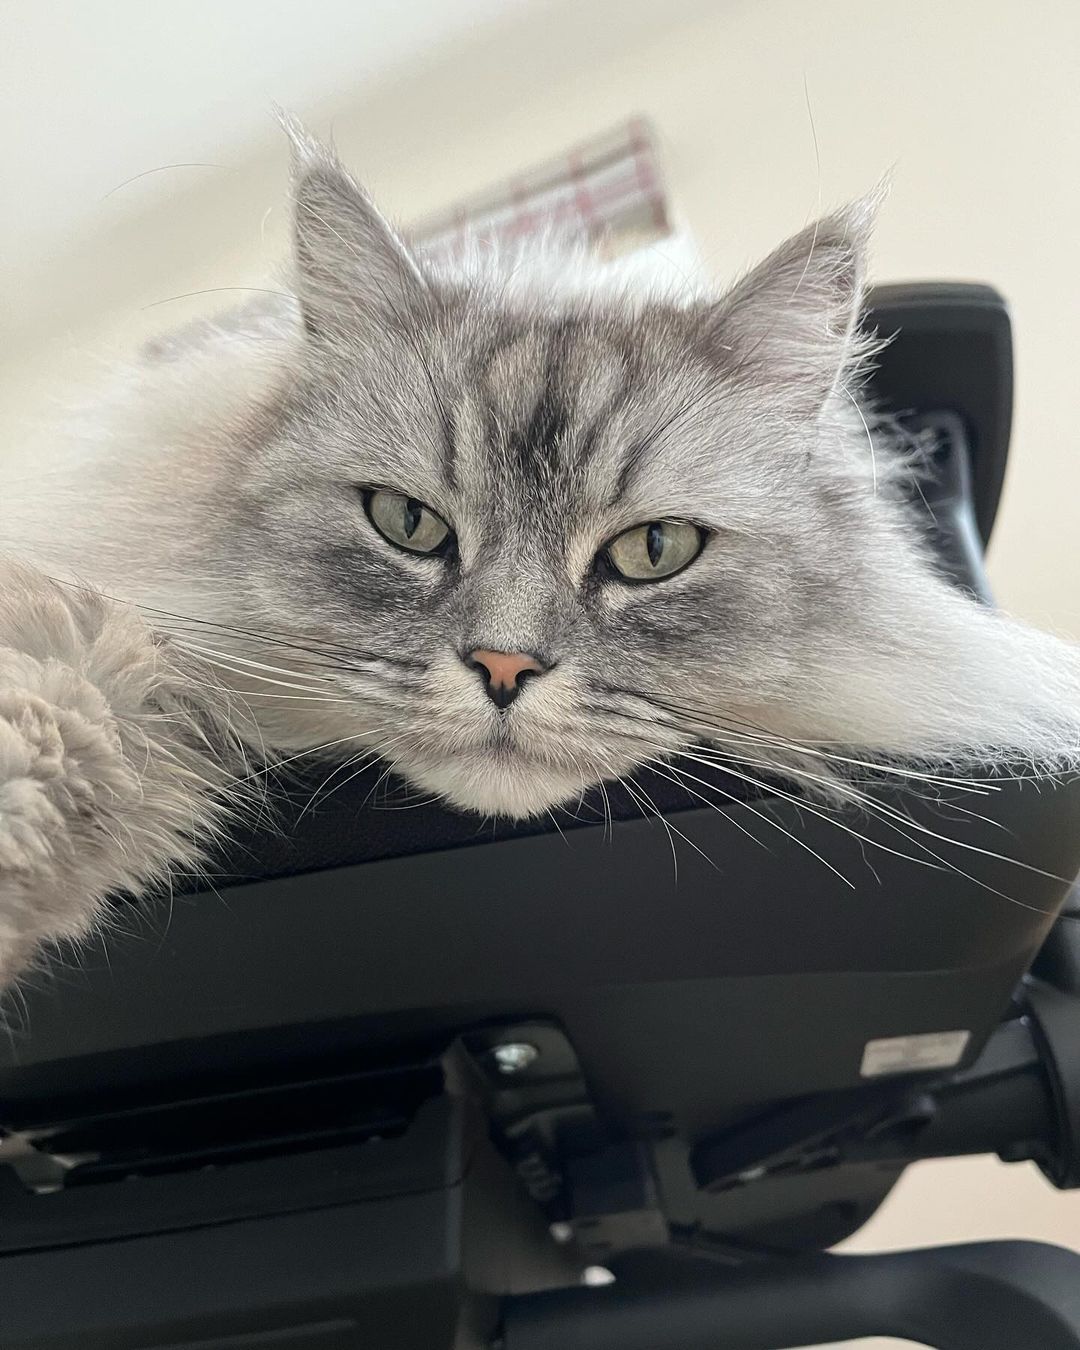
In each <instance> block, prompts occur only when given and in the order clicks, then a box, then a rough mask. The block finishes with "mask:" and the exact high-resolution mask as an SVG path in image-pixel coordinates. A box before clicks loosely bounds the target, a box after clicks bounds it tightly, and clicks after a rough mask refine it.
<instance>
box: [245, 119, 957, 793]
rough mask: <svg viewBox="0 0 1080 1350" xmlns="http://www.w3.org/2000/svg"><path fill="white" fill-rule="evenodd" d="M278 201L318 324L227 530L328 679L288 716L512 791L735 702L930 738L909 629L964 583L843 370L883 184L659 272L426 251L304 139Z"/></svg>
mask: <svg viewBox="0 0 1080 1350" xmlns="http://www.w3.org/2000/svg"><path fill="white" fill-rule="evenodd" d="M294 195H295V234H296V269H297V294H298V299H299V304H300V311H301V315H302V323H303V336H302V340H301V341H300V343H299V346H298V348H297V349H296V352H297V355H296V357H295V364H294V367H293V369H291V370H290V372H289V379H288V387H287V393H286V394H285V396H284V398H283V400H282V402H281V405H280V408H279V410H278V412H277V415H276V419H275V421H274V423H273V426H272V428H271V429H270V430H269V431H268V432H267V431H266V430H265V429H263V431H262V432H261V433H260V436H259V437H258V439H257V443H256V445H255V446H254V449H253V450H252V453H251V455H250V458H249V461H248V463H247V466H246V469H245V472H244V476H243V481H242V483H241V484H240V500H241V508H240V509H239V510H238V511H237V513H236V515H235V518H234V521H233V523H232V525H231V526H230V531H231V547H232V548H233V549H234V550H235V552H234V557H235V558H236V568H237V571H238V572H239V573H240V574H241V575H242V576H243V577H244V579H245V583H244V587H243V590H244V596H245V600H244V604H245V606H246V607H247V608H246V611H245V618H246V620H247V622H248V623H251V622H253V621H254V622H256V623H257V625H262V626H265V628H266V629H267V631H277V632H288V633H293V634H296V633H301V634H306V635H308V636H309V640H310V641H311V643H312V651H313V653H316V654H315V655H313V656H312V658H311V661H310V663H309V664H310V668H311V670H312V671H313V672H314V674H313V678H316V679H318V680H319V681H321V683H320V684H318V686H317V688H318V690H319V691H321V693H322V694H326V691H327V689H329V690H330V691H331V693H330V694H329V695H327V696H328V697H330V698H332V699H333V700H335V701H333V702H330V703H323V702H322V701H321V699H317V698H315V697H314V695H313V696H312V697H311V698H310V699H308V700H305V699H303V698H299V699H296V700H295V701H293V702H289V695H288V693H285V694H284V697H283V703H282V706H281V707H280V708H279V709H278V710H277V717H276V719H271V718H270V717H269V714H267V717H268V720H273V721H274V722H275V726H276V729H277V731H278V732H283V733H284V732H287V734H282V735H281V736H280V737H279V739H281V740H283V741H286V742H289V741H291V742H292V743H293V744H302V743H304V742H305V741H306V742H308V743H311V742H314V741H319V742H321V741H323V740H325V741H326V742H331V741H336V740H337V738H339V737H341V738H344V737H347V736H350V735H352V734H354V733H356V732H361V733H362V743H364V744H368V745H370V746H373V747H376V748H378V749H379V750H380V751H381V752H382V753H383V754H385V756H386V757H387V758H388V759H389V760H390V761H391V762H392V763H393V764H394V765H395V767H396V768H397V769H398V770H399V771H400V772H401V773H403V774H404V775H405V777H406V778H407V779H409V780H410V781H411V782H412V783H413V784H415V785H417V786H419V787H420V788H422V789H425V790H428V791H431V792H434V793H437V794H440V795H441V796H443V797H444V798H445V799H446V800H448V801H449V802H451V803H453V804H455V805H457V806H459V807H465V808H470V809H474V810H477V811H480V812H484V813H493V814H508V815H514V816H518V815H528V814H533V813H536V812H542V811H544V810H546V809H549V808H551V807H553V806H555V805H556V804H558V803H564V802H567V801H572V800H573V799H574V798H576V797H577V795H578V794H579V793H580V792H581V791H582V790H583V789H585V788H587V787H590V786H592V785H593V784H595V783H597V782H599V781H601V780H604V779H613V778H617V777H619V776H622V775H626V774H628V773H631V772H632V771H633V770H634V769H635V768H637V767H639V766H641V765H643V764H647V763H649V762H650V761H657V760H660V759H662V758H663V757H664V756H665V755H667V754H668V753H669V752H672V751H674V750H678V749H679V748H685V747H686V746H687V745H689V744H691V743H693V742H694V741H697V740H699V739H701V738H702V737H707V736H710V735H711V734H713V733H714V732H715V731H716V730H717V729H718V728H721V727H726V728H728V730H729V733H730V736H729V740H728V744H731V743H732V741H731V739H730V738H731V737H734V738H738V737H739V736H743V737H744V740H743V742H742V744H743V745H744V748H745V743H746V742H745V737H747V736H750V737H758V736H763V735H764V736H768V737H770V738H771V745H772V747H773V753H772V754H771V758H772V759H773V760H774V761H775V759H776V755H775V748H776V746H777V745H779V744H780V743H781V740H782V739H783V738H791V737H794V738H796V739H798V738H808V737H816V738H821V739H826V740H828V739H833V740H836V741H841V742H845V743H847V744H852V743H862V744H867V743H875V742H876V743H877V744H878V745H881V744H884V745H889V741H890V735H891V736H892V738H893V740H894V741H896V740H897V739H898V738H899V739H901V740H902V739H903V737H900V736H899V732H898V730H897V729H898V728H899V727H901V726H902V729H903V732H904V736H906V737H907V742H908V743H909V745H910V743H911V742H912V737H913V735H914V740H915V741H916V742H917V741H918V735H919V733H920V723H919V717H920V716H922V714H921V713H919V714H917V715H912V713H911V710H910V708H909V707H908V706H907V705H908V704H909V703H910V701H911V700H910V698H909V697H908V696H907V695H906V694H905V692H904V689H903V675H904V672H903V669H902V668H903V666H904V662H905V652H908V653H909V655H910V652H911V651H912V650H914V648H913V647H912V644H913V643H915V642H917V641H919V640H921V639H920V636H919V633H918V632H917V631H916V630H917V628H918V626H919V625H920V624H921V623H923V621H924V618H925V615H926V614H927V613H929V612H930V609H929V607H928V600H927V597H928V596H929V600H930V602H931V603H932V605H933V606H936V608H935V609H934V612H935V613H945V612H946V611H948V612H950V613H951V612H953V611H952V610H949V605H950V604H951V603H952V600H951V598H950V597H944V598H943V593H944V589H945V588H944V587H943V586H941V585H939V584H938V583H936V582H933V581H932V579H931V577H930V573H929V569H928V568H925V567H924V566H923V564H922V563H921V562H920V560H919V558H918V554H917V552H916V551H915V550H914V549H913V548H911V547H910V546H909V545H908V544H907V543H905V542H904V539H905V538H906V537H907V535H909V534H910V531H908V530H907V528H906V526H905V525H904V523H903V517H902V513H901V510H900V507H899V506H898V505H897V504H896V501H895V500H894V495H895V494H894V493H893V492H892V491H891V490H890V482H889V480H890V472H891V465H892V461H886V460H884V459H883V458H882V456H880V455H879V456H878V462H877V463H875V451H874V447H873V446H872V445H871V444H870V441H869V436H868V432H867V429H866V424H865V422H864V421H863V419H862V416H861V414H860V412H859V410H858V408H857V407H856V406H855V402H854V397H853V383H854V380H855V378H856V377H857V375H858V372H859V368H860V361H861V358H862V357H863V356H864V354H865V351H866V342H865V338H863V337H862V335H861V334H860V332H859V329H858V319H859V310H860V304H861V301H862V288H863V275H864V250H865V246H866V237H867V233H868V229H869V224H870V218H871V215H872V205H869V204H867V203H862V204H858V205H856V206H854V207H852V208H849V209H847V210H844V211H841V212H838V213H837V214H834V215H831V216H828V217H826V218H825V219H823V220H821V221H819V222H818V223H817V224H815V225H813V226H811V227H810V228H808V229H806V230H804V231H803V232H802V233H801V234H798V235H796V236H795V237H794V238H793V239H791V240H790V241H789V242H788V243H786V244H784V245H783V246H782V247H781V248H780V249H779V250H777V251H776V252H775V253H774V254H772V256H770V257H769V258H768V259H767V261H766V262H765V263H763V264H762V265H761V266H760V267H758V268H757V269H756V270H754V271H753V272H751V273H750V274H749V275H748V276H746V277H745V279H744V280H742V281H741V282H740V283H739V284H737V285H736V286H735V287H734V288H733V289H732V290H730V291H728V292H727V294H726V295H723V296H722V297H720V298H718V299H708V298H694V297H684V298H682V299H679V300H671V299H667V300H665V299H661V298H655V297H653V298H650V297H649V296H648V295H647V294H641V293H638V294H627V293H624V292H620V291H618V290H613V289H612V288H610V287H607V286H605V285H604V284H603V283H602V281H601V280H600V279H599V277H598V279H597V284H596V285H595V286H594V287H593V288H592V289H591V290H590V289H589V288H588V287H580V286H579V287H576V288H573V287H570V288H568V287H566V286H562V285H556V286H551V287H547V286H546V285H545V283H544V280H543V278H544V276H545V275H548V276H550V275H551V273H550V269H549V270H548V272H547V273H545V272H544V271H543V270H542V269H541V270H539V271H537V270H535V269H532V270H531V264H530V263H529V262H528V260H527V259H525V260H523V259H517V260H515V264H514V267H516V268H517V269H518V270H517V271H515V270H514V267H511V268H509V269H508V268H506V267H505V266H501V267H500V266H499V265H497V264H493V266H492V267H491V269H490V271H489V272H488V273H487V274H486V275H484V274H482V273H479V274H478V273H477V272H476V270H475V269H474V271H473V273H472V274H470V276H469V278H468V279H467V280H466V279H464V278H462V277H460V276H455V275H451V274H448V273H447V272H445V271H441V270H436V269H435V268H433V267H431V266H429V265H427V264H425V262H424V261H423V260H422V259H419V258H417V257H416V256H414V255H413V254H412V253H411V252H410V250H409V249H408V248H407V246H406V245H405V244H404V243H403V242H402V241H401V240H400V239H399V238H398V237H397V236H396V235H395V233H394V232H393V231H392V230H391V229H390V227H389V226H388V225H387V223H386V222H385V221H384V220H383V218H382V217H381V216H380V215H379V213H378V212H377V210H376V209H375V207H374V206H373V204H372V202H371V201H370V199H369V198H368V196H367V195H366V194H365V193H364V192H363V191H362V190H361V189H360V188H359V187H358V186H357V185H356V184H355V183H354V182H353V181H352V179H351V178H350V177H349V176H348V175H347V174H346V172H345V171H344V170H343V169H342V168H341V167H340V166H339V165H338V164H337V162H336V161H335V160H334V159H333V158H332V157H330V156H329V155H328V154H326V153H325V152H323V151H321V150H319V149H317V148H314V147H310V146H302V148H301V153H300V155H299V162H298V166H297V171H296V180H295V194H294ZM928 588H930V589H928ZM912 597H915V598H914V599H913V598H912ZM957 603H959V602H957ZM964 603H965V604H966V602H964ZM920 604H921V605H922V606H923V610H922V611H920V610H919V608H918V606H919V605H920ZM954 608H955V607H954ZM957 612H959V611H957ZM920 613H921V614H922V617H920ZM252 616H253V618H252ZM965 622H966V620H965ZM927 631H929V630H927ZM905 643H906V644H908V645H907V647H905V645H904V644H905ZM925 646H927V643H924V647H925ZM279 656H280V653H279ZM911 661H912V662H914V658H913V657H912V658H911ZM913 668H914V667H913V665H912V666H911V669H913ZM908 673H909V674H910V670H909V672H908ZM952 673H953V674H955V670H954V671H953V672H952ZM950 678H951V676H950ZM942 687H943V688H944V685H942ZM926 701H927V700H924V702H926ZM929 706H935V707H936V705H933V700H932V698H931V699H930V700H929ZM945 712H947V709H946V710H945V711H944V712H943V711H942V710H941V709H937V710H936V712H935V715H936V716H938V720H939V722H942V721H944V720H947V718H946V717H945ZM905 717H906V718H907V721H906V722H905V721H904V718H905ZM845 719H846V721H845ZM933 734H935V733H933V729H932V728H931V730H930V732H929V733H928V735H930V736H931V738H932V735H933ZM923 739H924V740H926V737H924V738H923ZM734 743H735V744H736V745H737V744H739V742H738V740H737V739H736V741H735V742H734ZM753 744H754V742H751V745H753ZM761 744H764V742H761ZM895 748H896V749H898V750H903V749H904V748H906V747H905V745H901V744H897V745H896V746H895ZM916 748H918V746H917V745H916Z"/></svg>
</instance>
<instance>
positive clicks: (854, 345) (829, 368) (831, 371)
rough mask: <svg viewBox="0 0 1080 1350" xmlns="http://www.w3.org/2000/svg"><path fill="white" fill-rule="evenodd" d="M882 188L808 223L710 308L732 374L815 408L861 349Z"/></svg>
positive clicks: (711, 327)
mask: <svg viewBox="0 0 1080 1350" xmlns="http://www.w3.org/2000/svg"><path fill="white" fill-rule="evenodd" d="M887 191H888V184H887V182H886V181H884V180H883V181H882V183H880V184H879V185H878V187H877V188H875V189H874V191H873V192H871V193H868V194H867V195H866V196H865V197H860V198H858V199H857V200H856V201H854V202H851V203H849V204H848V205H847V206H844V207H841V208H840V209H839V210H838V211H834V212H832V213H831V214H830V215H827V216H824V217H822V219H820V220H818V221H816V222H815V223H814V224H812V225H809V226H807V228H806V229H804V230H802V231H800V233H799V234H797V235H795V236H794V237H793V238H791V239H789V240H787V242H786V243H784V244H781V245H780V247H779V248H778V249H777V250H776V251H775V252H774V253H772V254H771V255H770V256H769V257H768V258H766V259H765V261H764V262H763V263H761V264H760V265H759V266H758V267H756V268H754V270H753V271H752V272H750V273H749V275H747V276H746V277H744V278H743V280H742V281H740V282H738V283H737V284H736V285H735V286H734V287H733V288H732V289H731V290H730V291H728V293H727V294H726V295H725V296H723V297H722V298H721V299H720V300H719V301H718V302H717V303H716V304H715V305H713V306H711V307H710V310H709V314H708V316H707V322H708V334H709V340H710V341H711V342H712V343H713V344H714V345H715V347H716V348H717V349H718V355H719V357H720V358H721V359H722V362H723V364H724V365H725V366H726V367H727V368H728V369H729V370H731V371H732V372H733V374H735V376H736V377H740V378H746V379H753V380H755V381H758V382H761V383H764V384H776V385H777V386H778V387H779V388H782V389H783V390H784V391H785V392H786V393H788V394H789V395H790V399H791V402H792V406H793V407H794V408H795V409H796V410H797V411H798V412H800V413H816V412H818V411H820V409H821V407H822V406H823V404H824V403H825V402H826V400H827V399H828V398H829V395H830V394H831V393H832V391H833V390H834V389H835V388H836V386H837V385H838V383H839V382H840V381H841V379H842V378H843V376H844V375H845V373H846V372H848V371H849V370H850V368H851V367H852V365H853V364H855V363H856V362H857V361H858V358H859V356H860V355H862V354H863V351H864V344H861V343H860V341H859V335H858V322H859V316H860V312H861V309H862V303H863V297H864V294H865V286H866V257H867V250H868V246H869V241H870V235H871V233H872V231H873V227H874V223H875V220H876V218H877V213H878V210H879V208H880V205H881V202H882V201H883V200H884V197H885V195H886V193H887Z"/></svg>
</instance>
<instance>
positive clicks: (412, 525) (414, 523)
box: [404, 497, 424, 539]
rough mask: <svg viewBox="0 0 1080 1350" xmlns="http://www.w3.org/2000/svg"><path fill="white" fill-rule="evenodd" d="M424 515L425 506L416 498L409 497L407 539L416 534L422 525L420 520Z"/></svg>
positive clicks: (406, 517) (406, 509) (406, 513)
mask: <svg viewBox="0 0 1080 1350" xmlns="http://www.w3.org/2000/svg"><path fill="white" fill-rule="evenodd" d="M423 514H424V508H423V505H422V504H421V503H420V502H418V501H417V500H416V498H415V497H409V498H408V500H407V501H406V502H405V522H404V523H405V538H406V539H411V538H412V537H413V535H414V534H415V533H416V531H417V528H418V526H419V524H420V518H421V516H422V515H423Z"/></svg>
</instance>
